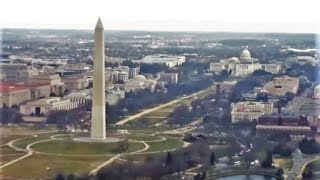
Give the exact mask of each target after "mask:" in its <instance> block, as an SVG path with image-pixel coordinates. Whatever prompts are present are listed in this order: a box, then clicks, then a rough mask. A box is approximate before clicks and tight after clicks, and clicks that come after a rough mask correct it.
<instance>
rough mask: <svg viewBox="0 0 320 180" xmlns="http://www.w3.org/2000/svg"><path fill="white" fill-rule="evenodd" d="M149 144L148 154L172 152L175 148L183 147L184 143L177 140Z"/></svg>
mask: <svg viewBox="0 0 320 180" xmlns="http://www.w3.org/2000/svg"><path fill="white" fill-rule="evenodd" d="M148 144H149V146H150V148H149V149H148V150H147V152H153V151H165V150H171V149H174V148H179V147H181V146H182V145H183V142H182V141H180V140H176V139H166V140H165V141H160V142H150V143H148Z"/></svg>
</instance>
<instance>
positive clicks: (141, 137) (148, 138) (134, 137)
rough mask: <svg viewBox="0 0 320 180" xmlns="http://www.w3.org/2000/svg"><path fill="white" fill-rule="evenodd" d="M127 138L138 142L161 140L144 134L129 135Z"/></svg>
mask: <svg viewBox="0 0 320 180" xmlns="http://www.w3.org/2000/svg"><path fill="white" fill-rule="evenodd" d="M127 138H129V139H132V140H137V141H155V140H160V139H161V138H160V137H158V136H151V135H147V134H142V133H134V134H128V135H127Z"/></svg>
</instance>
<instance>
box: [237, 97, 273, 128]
mask: <svg viewBox="0 0 320 180" xmlns="http://www.w3.org/2000/svg"><path fill="white" fill-rule="evenodd" d="M273 112H274V109H273V103H270V102H253V101H242V102H238V103H231V121H232V123H235V122H239V121H252V120H254V119H256V120H258V118H259V117H260V116H262V115H264V114H272V113H273Z"/></svg>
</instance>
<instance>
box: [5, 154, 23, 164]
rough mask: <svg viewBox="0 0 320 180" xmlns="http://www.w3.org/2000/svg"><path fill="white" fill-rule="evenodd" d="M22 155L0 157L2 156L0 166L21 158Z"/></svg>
mask: <svg viewBox="0 0 320 180" xmlns="http://www.w3.org/2000/svg"><path fill="white" fill-rule="evenodd" d="M23 155H24V154H23V153H22V154H20V155H5V156H3V155H2V156H0V165H3V164H5V163H8V162H10V161H12V160H14V159H17V158H19V157H21V156H23Z"/></svg>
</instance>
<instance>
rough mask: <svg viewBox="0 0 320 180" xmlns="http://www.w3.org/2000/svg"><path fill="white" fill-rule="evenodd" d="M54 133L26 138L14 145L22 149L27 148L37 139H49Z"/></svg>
mask: <svg viewBox="0 0 320 180" xmlns="http://www.w3.org/2000/svg"><path fill="white" fill-rule="evenodd" d="M52 135H53V134H42V135H39V136H37V137H29V138H24V139H21V140H19V141H16V142H15V143H14V144H13V145H14V146H16V147H18V148H21V149H26V147H27V145H28V144H31V143H34V142H37V141H41V140H45V139H49V138H50V136H52Z"/></svg>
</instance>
